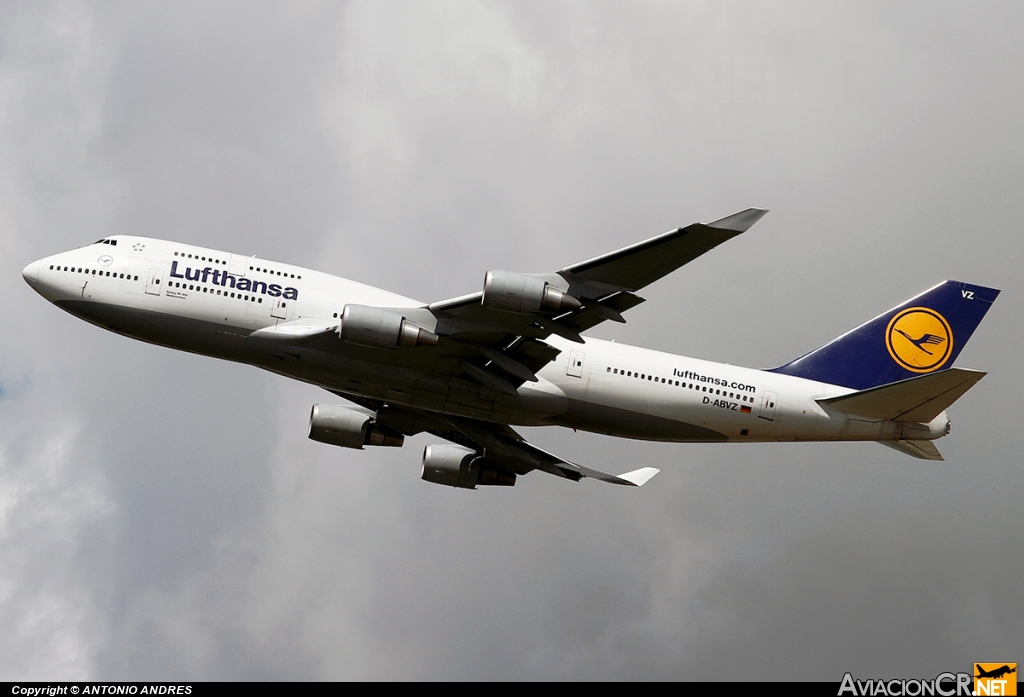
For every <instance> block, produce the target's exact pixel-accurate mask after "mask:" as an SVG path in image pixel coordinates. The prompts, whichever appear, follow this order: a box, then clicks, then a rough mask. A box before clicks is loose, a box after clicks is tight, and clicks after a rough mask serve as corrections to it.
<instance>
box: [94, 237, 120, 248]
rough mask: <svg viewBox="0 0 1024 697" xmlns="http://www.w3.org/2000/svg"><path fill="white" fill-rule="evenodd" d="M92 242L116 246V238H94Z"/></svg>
mask: <svg viewBox="0 0 1024 697" xmlns="http://www.w3.org/2000/svg"><path fill="white" fill-rule="evenodd" d="M93 244H112V245H114V246H115V247H116V246H117V240H106V239H104V240H96V241H95V242H93Z"/></svg>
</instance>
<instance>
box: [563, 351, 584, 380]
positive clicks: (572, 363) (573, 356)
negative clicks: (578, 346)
mask: <svg viewBox="0 0 1024 697" xmlns="http://www.w3.org/2000/svg"><path fill="white" fill-rule="evenodd" d="M583 356H584V354H583V351H570V352H569V362H568V363H567V364H566V366H565V374H566V375H568V376H569V377H571V378H579V377H583Z"/></svg>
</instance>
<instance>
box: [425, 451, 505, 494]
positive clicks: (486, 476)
mask: <svg viewBox="0 0 1024 697" xmlns="http://www.w3.org/2000/svg"><path fill="white" fill-rule="evenodd" d="M420 477H421V478H422V479H423V480H424V481H427V482H433V483H434V484H444V485H445V486H454V487H458V488H460V489H475V488H476V487H477V485H479V486H515V484H516V474H515V472H509V471H508V470H506V469H502V468H501V467H495V466H494V465H492V464H490V463H489V462H487V460H485V459H484V458H483V457H481V456H480V455H479V454H478V453H477V452H476V451H475V450H470V449H469V448H463V447H462V446H461V445H428V446H427V447H426V448H424V450H423V472H422V474H421V475H420Z"/></svg>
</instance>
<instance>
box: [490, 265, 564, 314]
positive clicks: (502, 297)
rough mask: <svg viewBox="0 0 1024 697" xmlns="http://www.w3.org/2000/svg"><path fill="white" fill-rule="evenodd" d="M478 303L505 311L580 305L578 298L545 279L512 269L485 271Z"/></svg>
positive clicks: (535, 310)
mask: <svg viewBox="0 0 1024 697" xmlns="http://www.w3.org/2000/svg"><path fill="white" fill-rule="evenodd" d="M480 303H481V304H482V305H486V306H487V307H493V308H494V309H496V310H505V311H507V312H540V311H541V310H548V311H552V312H563V311H568V310H578V309H580V308H581V307H582V305H581V304H580V301H579V300H577V299H576V298H574V297H573V296H571V295H568V294H567V293H563V292H562V291H560V290H558V289H557V288H553V287H552V286H551V285H549V284H548V283H547V282H546V281H544V280H541V279H539V278H536V277H535V276H527V275H526V274H522V273H515V272H512V271H488V272H487V274H486V275H485V276H484V293H483V297H482V298H481V300H480Z"/></svg>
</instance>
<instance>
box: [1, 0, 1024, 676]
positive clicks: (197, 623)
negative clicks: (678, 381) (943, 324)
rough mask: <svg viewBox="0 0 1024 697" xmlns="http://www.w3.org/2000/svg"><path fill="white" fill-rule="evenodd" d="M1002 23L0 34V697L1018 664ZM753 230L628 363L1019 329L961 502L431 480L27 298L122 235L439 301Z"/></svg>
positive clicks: (346, 20) (413, 21) (608, 16)
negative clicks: (961, 287) (930, 304)
mask: <svg viewBox="0 0 1024 697" xmlns="http://www.w3.org/2000/svg"><path fill="white" fill-rule="evenodd" d="M1021 26H1024V6H1022V5H1021V4H1020V3H1009V2H1007V3H966V2H964V3H936V2H927V3H925V2H908V3H899V4H897V5H896V6H892V4H891V3H842V4H830V3H822V2H806V3H801V2H786V3H769V4H764V3H725V2H722V3H719V2H714V3H712V2H702V1H699V0H698V1H693V2H648V3H618V2H612V3H598V2H588V3H475V2H470V1H468V0H466V1H463V2H452V3H442V2H433V3H423V2H409V3H401V2H366V3H361V2H354V3H341V2H325V3H315V2H311V3H265V4H258V3H255V2H238V3H228V2H222V3H199V2H195V3H190V2H176V3H140V2H126V3H116V2H102V3H96V4H92V3H76V2H19V1H14V2H3V3H0V272H2V273H0V294H2V297H3V298H4V307H5V311H6V312H5V314H6V317H5V323H4V326H5V329H4V331H3V332H2V334H0V626H2V627H3V628H4V631H3V632H0V678H2V679H8V680H11V679H18V680H25V679H38V680H43V679H60V678H65V679H69V678H92V679H103V680H113V679H136V680H141V679H161V680H164V679H179V680H180V679H194V680H202V679H365V678H368V679H388V678H392V679H643V680H646V679H721V678H746V679H808V678H810V679H819V680H831V681H838V680H839V679H840V678H841V677H842V674H843V673H844V672H845V671H852V672H853V673H854V675H855V676H856V677H861V678H867V677H876V678H878V677H884V678H891V677H933V676H934V675H936V674H937V673H938V672H940V671H946V670H968V669H969V667H970V663H971V662H973V661H1020V660H1022V659H1024V639H1022V638H1021V637H1022V636H1024V622H1022V620H1024V609H1022V605H1021V603H1020V587H1021V586H1020V579H1021V578H1022V577H1024V542H1022V539H1024V535H1022V532H1024V519H1022V515H1021V506H1020V494H1021V491H1022V486H1024V476H1022V462H1021V447H1020V440H1019V439H1018V438H1017V436H1018V435H1019V433H1018V431H1017V429H1018V428H1019V420H1020V409H1019V402H1018V400H1019V397H1020V395H1021V394H1022V393H1024V377H1022V371H1021V367H1020V363H1019V361H1020V357H1021V356H1020V346H1021V345H1022V341H1024V336H1022V327H1024V304H1022V301H1021V283H1020V281H1019V279H1020V275H1021V271H1020V268H1019V267H1020V265H1021V262H1022V261H1024V241H1022V234H1021V229H1022V221H1024V195H1022V184H1021V182H1022V181H1024V128H1022V127H1021V124H1022V123H1024V89H1022V77H1021V75H1022V73H1021V66H1024V47H1022V44H1021V41H1020V27H1021ZM749 206H759V207H764V208H768V209H771V213H770V214H769V215H768V216H767V217H766V218H765V219H764V220H762V221H761V222H760V223H759V224H758V225H757V226H755V227H754V228H752V229H751V231H750V232H749V233H747V234H746V235H743V236H742V237H740V238H738V239H736V240H733V241H731V242H729V243H727V244H726V245H724V246H722V247H720V248H719V249H718V250H716V251H715V252H713V253H712V254H709V255H707V256H705V257H702V258H701V259H700V260H698V261H697V262H695V263H694V264H692V265H690V266H688V267H686V268H684V269H682V270H681V271H679V272H677V273H676V274H675V275H673V276H672V277H669V278H666V279H664V280H662V281H660V282H658V283H657V284H655V285H653V286H651V287H650V288H648V289H647V290H646V292H645V293H644V296H645V297H646V298H648V302H647V303H646V304H645V305H643V306H641V307H639V308H636V309H635V310H633V311H631V312H630V313H629V316H628V320H629V322H628V324H626V325H624V326H621V325H616V326H611V327H600V328H598V329H597V330H596V331H595V332H594V333H595V334H596V335H597V336H600V337H604V338H614V339H616V340H618V341H622V342H629V343H636V344H639V345H643V346H649V347H652V348H657V349H660V350H665V351H671V352H675V353H681V354H685V355H691V356H697V357H700V358H706V359H712V360H719V361H723V362H729V363H734V364H742V365H750V366H755V367H771V366H774V365H778V364H780V363H783V362H785V361H786V360H788V359H791V358H793V357H795V356H797V355H799V354H801V353H803V352H805V351H807V350H809V349H811V348H814V347H815V346H818V345H820V344H822V343H824V342H825V341H827V340H829V339H831V338H833V337H834V336H836V335H838V334H840V333H842V332H843V331H845V330H847V329H849V328H851V327H852V326H854V325H856V324H859V323H860V322H862V321H864V320H866V319H868V318H870V317H872V316H874V315H875V314H877V313H879V312H881V311H882V310H884V309H886V308H888V307H891V306H893V305H895V304H897V303H898V302H900V301H902V300H903V299H905V298H908V297H910V296H912V295H914V294H916V293H917V292H919V291H920V290H923V289H924V288H927V287H929V286H930V285H932V284H934V283H936V282H938V281H941V280H943V279H947V278H953V279H957V280H964V281H970V282H974V283H978V284H982V285H990V286H994V287H996V288H1001V289H1002V290H1003V294H1002V296H1001V297H1000V298H999V300H998V302H997V303H996V304H995V305H994V307H993V309H992V311H991V312H990V313H989V315H988V318H987V319H986V321H985V322H984V323H983V324H982V325H981V327H980V329H979V331H978V332H977V333H976V334H975V336H974V339H973V340H972V341H971V343H970V345H968V347H967V348H966V349H965V350H964V351H963V353H962V354H961V356H960V359H959V365H962V366H964V367H971V368H978V369H982V370H987V371H989V372H990V375H989V377H988V378H987V379H985V380H983V381H982V382H981V383H980V384H979V385H978V386H977V387H975V388H974V389H973V390H971V391H970V392H969V393H968V394H967V395H966V396H965V397H964V398H963V399H961V400H960V401H959V402H958V403H957V404H956V405H955V407H954V408H953V409H952V410H951V416H952V419H953V432H952V435H951V436H950V437H948V438H945V439H943V440H942V441H941V442H940V443H939V447H940V449H941V450H942V452H943V454H944V455H945V457H946V462H944V463H932V462H924V461H920V460H914V459H911V458H909V457H907V456H905V455H902V454H900V453H897V452H895V451H892V450H890V449H888V448H883V447H881V446H878V445H875V444H871V443H849V444H831V445H828V444H777V445H772V444H765V445H666V444H649V443H642V442H633V441H624V440H615V439H611V438H607V437H603V436H597V435H591V434H584V433H579V434H577V433H573V432H571V431H558V430H552V429H534V430H527V432H526V435H527V436H528V437H529V438H531V440H533V441H534V442H536V443H537V444H538V445H541V446H542V447H546V448H549V449H552V450H554V451H556V452H558V453H560V454H562V455H563V456H565V457H567V458H570V459H573V460H575V461H578V462H581V463H584V464H587V465H591V466H594V467H597V468H599V469H606V470H611V471H624V470H626V469H632V468H634V467H636V466H642V465H652V466H655V467H659V468H662V470H663V472H662V473H661V474H660V475H658V477H656V478H655V479H654V480H652V481H651V483H650V484H648V485H647V486H645V487H644V488H642V489H638V490H628V491H627V490H624V489H622V488H619V487H610V486H605V485H602V484H600V483H597V482H593V481H584V482H583V483H580V484H573V483H571V482H566V481H562V480H558V479H556V478H554V477H548V476H544V475H542V474H533V475H531V476H528V477H525V478H522V479H520V481H519V483H518V484H517V485H516V487H515V488H514V489H502V490H487V489H482V490H479V491H475V492H471V491H460V490H453V489H447V488H444V487H439V486H432V485H429V484H427V483H424V482H422V481H420V480H419V459H420V453H421V450H422V448H423V446H424V445H426V444H428V443H429V442H431V440H430V438H429V437H423V436H420V437H416V438H411V439H409V440H408V441H407V443H406V446H405V448H403V449H401V450H396V449H387V450H372V449H370V450H366V451H362V452H359V451H348V450H342V449H338V448H332V447H329V446H325V445H320V444H317V443H313V442H312V441H309V440H307V439H306V420H307V418H308V414H309V408H310V405H311V404H313V403H315V402H318V401H331V398H330V396H329V395H327V393H324V392H322V391H319V390H317V389H316V388H314V387H310V386H307V385H303V384H299V383H296V382H290V381H288V380H286V379H284V378H281V377H278V376H273V375H269V374H264V373H262V372H260V371H258V370H256V369H254V368H250V367H245V366H240V365H234V364H229V363H224V362H221V361H216V360H213V359H208V358H203V357H199V356H193V355H187V354H182V353H176V352H174V351H171V350H168V349H163V348H158V347H154V346H149V345H146V344H142V343H139V342H133V341H131V340H128V339H125V338H122V337H119V336H116V335H113V334H110V333H106V332H104V331H102V330H100V329H98V328H96V327H93V326H91V325H88V324H86V323H84V322H81V321H79V320H77V319H75V318H73V317H72V316H70V315H67V314H65V313H63V312H61V311H60V310H59V309H57V308H56V307H53V306H51V305H49V304H47V303H46V302H45V301H44V300H43V299H42V298H41V297H39V296H37V295H36V294H35V293H34V292H33V291H32V290H31V289H30V288H29V287H28V286H27V285H26V284H25V283H24V282H23V280H22V278H21V273H20V272H21V269H22V267H23V266H24V265H25V264H26V263H28V262H29V261H31V260H33V259H37V258H39V257H42V256H45V255H48V254H52V253H56V252H59V251H63V250H66V249H69V248H72V247H77V246H81V245H83V244H86V243H89V242H92V241H93V240H95V239H97V238H99V237H101V236H104V235H108V234H140V235H147V236H152V237H160V238H169V239H174V240H179V241H181V242H188V243H196V244H203V245H208V246H211V247H214V248H219V249H225V250H231V251H234V252H236V253H246V254H257V255H259V256H261V257H267V258H273V259H278V260H281V261H285V262H291V263H296V264H301V265H304V266H309V267H313V268H316V269H319V270H322V271H327V272H331V273H335V274H338V275H340V276H345V277H348V278H354V279H357V280H359V281H363V282H367V283H370V284H373V285H377V286H381V287H385V288H388V289H390V290H393V291H396V292H399V293H402V294H404V295H408V296H411V297H415V298H419V299H421V300H424V301H431V300H438V299H442V298H446V297H451V296H455V295H460V294H463V293H468V292H473V291H475V290H477V289H478V288H479V285H480V283H481V280H482V278H483V273H484V271H485V270H487V269H490V268H503V269H514V270H522V271H546V270H553V269H557V268H561V267H562V266H565V265H567V264H570V263H572V262H575V261H579V260H582V259H586V258H589V257H592V256H595V255H597V254H600V253H603V252H606V251H609V250H611V249H615V248H617V247H620V246H623V245H626V244H630V243H633V242H636V241H639V240H641V239H644V238H646V237H649V236H652V235H655V234H659V233H661V232H664V231H665V230H668V229H672V228H674V227H677V226H679V225H685V224H689V223H691V222H694V221H707V220H713V219H715V218H718V217H721V216H724V215H728V214H730V213H733V212H735V211H737V210H740V209H743V208H746V207H749Z"/></svg>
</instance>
